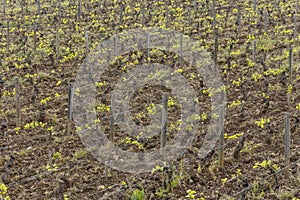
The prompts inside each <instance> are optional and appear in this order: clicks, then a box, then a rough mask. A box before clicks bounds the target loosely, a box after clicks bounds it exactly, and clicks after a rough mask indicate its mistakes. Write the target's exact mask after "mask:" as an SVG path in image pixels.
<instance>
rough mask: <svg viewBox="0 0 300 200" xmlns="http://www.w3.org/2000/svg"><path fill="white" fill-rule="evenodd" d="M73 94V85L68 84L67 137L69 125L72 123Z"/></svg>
mask: <svg viewBox="0 0 300 200" xmlns="http://www.w3.org/2000/svg"><path fill="white" fill-rule="evenodd" d="M73 94H74V85H73V83H70V85H69V92H68V124H67V135H69V134H70V129H71V123H72V115H73V113H72V109H73V108H72V107H73V96H74V95H73Z"/></svg>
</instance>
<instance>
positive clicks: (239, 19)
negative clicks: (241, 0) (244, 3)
mask: <svg viewBox="0 0 300 200" xmlns="http://www.w3.org/2000/svg"><path fill="white" fill-rule="evenodd" d="M241 24H242V13H241V8H238V16H237V25H238V34H240V33H241Z"/></svg>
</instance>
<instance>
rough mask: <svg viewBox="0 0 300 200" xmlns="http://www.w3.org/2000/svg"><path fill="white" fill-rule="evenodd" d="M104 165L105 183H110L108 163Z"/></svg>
mask: <svg viewBox="0 0 300 200" xmlns="http://www.w3.org/2000/svg"><path fill="white" fill-rule="evenodd" d="M104 165H105V170H104V171H105V181H106V182H107V181H108V162H107V161H105V162H104Z"/></svg>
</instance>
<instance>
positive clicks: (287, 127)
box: [14, 77, 291, 178]
mask: <svg viewBox="0 0 300 200" xmlns="http://www.w3.org/2000/svg"><path fill="white" fill-rule="evenodd" d="M18 80H19V79H18V77H15V78H14V84H15V91H16V96H15V97H16V98H15V101H16V125H17V127H21V119H20V89H19V81H18ZM73 96H74V85H73V83H70V84H69V90H68V120H67V130H66V133H67V134H70V128H71V124H72V104H73ZM112 97H113V95H112ZM111 103H113V101H111ZM162 104H163V109H162V113H161V115H162V128H161V134H160V148H161V151H162V150H163V148H164V147H165V145H166V141H167V110H168V94H167V93H164V94H163V97H162ZM111 106H112V107H113V105H111ZM110 112H111V113H110V133H109V139H110V141H111V142H113V141H114V129H113V127H114V118H113V113H112V109H111V110H110ZM224 116H225V114H224V105H220V106H219V122H218V123H219V124H218V127H219V135H220V138H219V148H218V155H219V158H218V159H219V166H220V168H221V169H223V168H224V129H223V126H224V120H225V119H224ZM284 127H285V129H284V133H285V152H284V155H285V156H284V157H285V162H284V165H285V177H287V178H288V177H289V168H288V166H289V165H290V148H291V134H290V116H289V113H288V112H286V113H284ZM51 159H52V153H51V151H49V160H51ZM51 163H52V161H51V162H50V164H51ZM106 166H107V163H106ZM105 171H106V177H108V173H107V169H106V170H105Z"/></svg>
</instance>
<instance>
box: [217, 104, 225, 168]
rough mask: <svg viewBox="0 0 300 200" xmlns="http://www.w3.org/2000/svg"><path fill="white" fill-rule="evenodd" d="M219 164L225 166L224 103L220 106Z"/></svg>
mask: <svg viewBox="0 0 300 200" xmlns="http://www.w3.org/2000/svg"><path fill="white" fill-rule="evenodd" d="M218 131H219V134H220V137H219V165H220V167H221V169H223V168H224V105H220V106H219V130H218Z"/></svg>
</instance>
